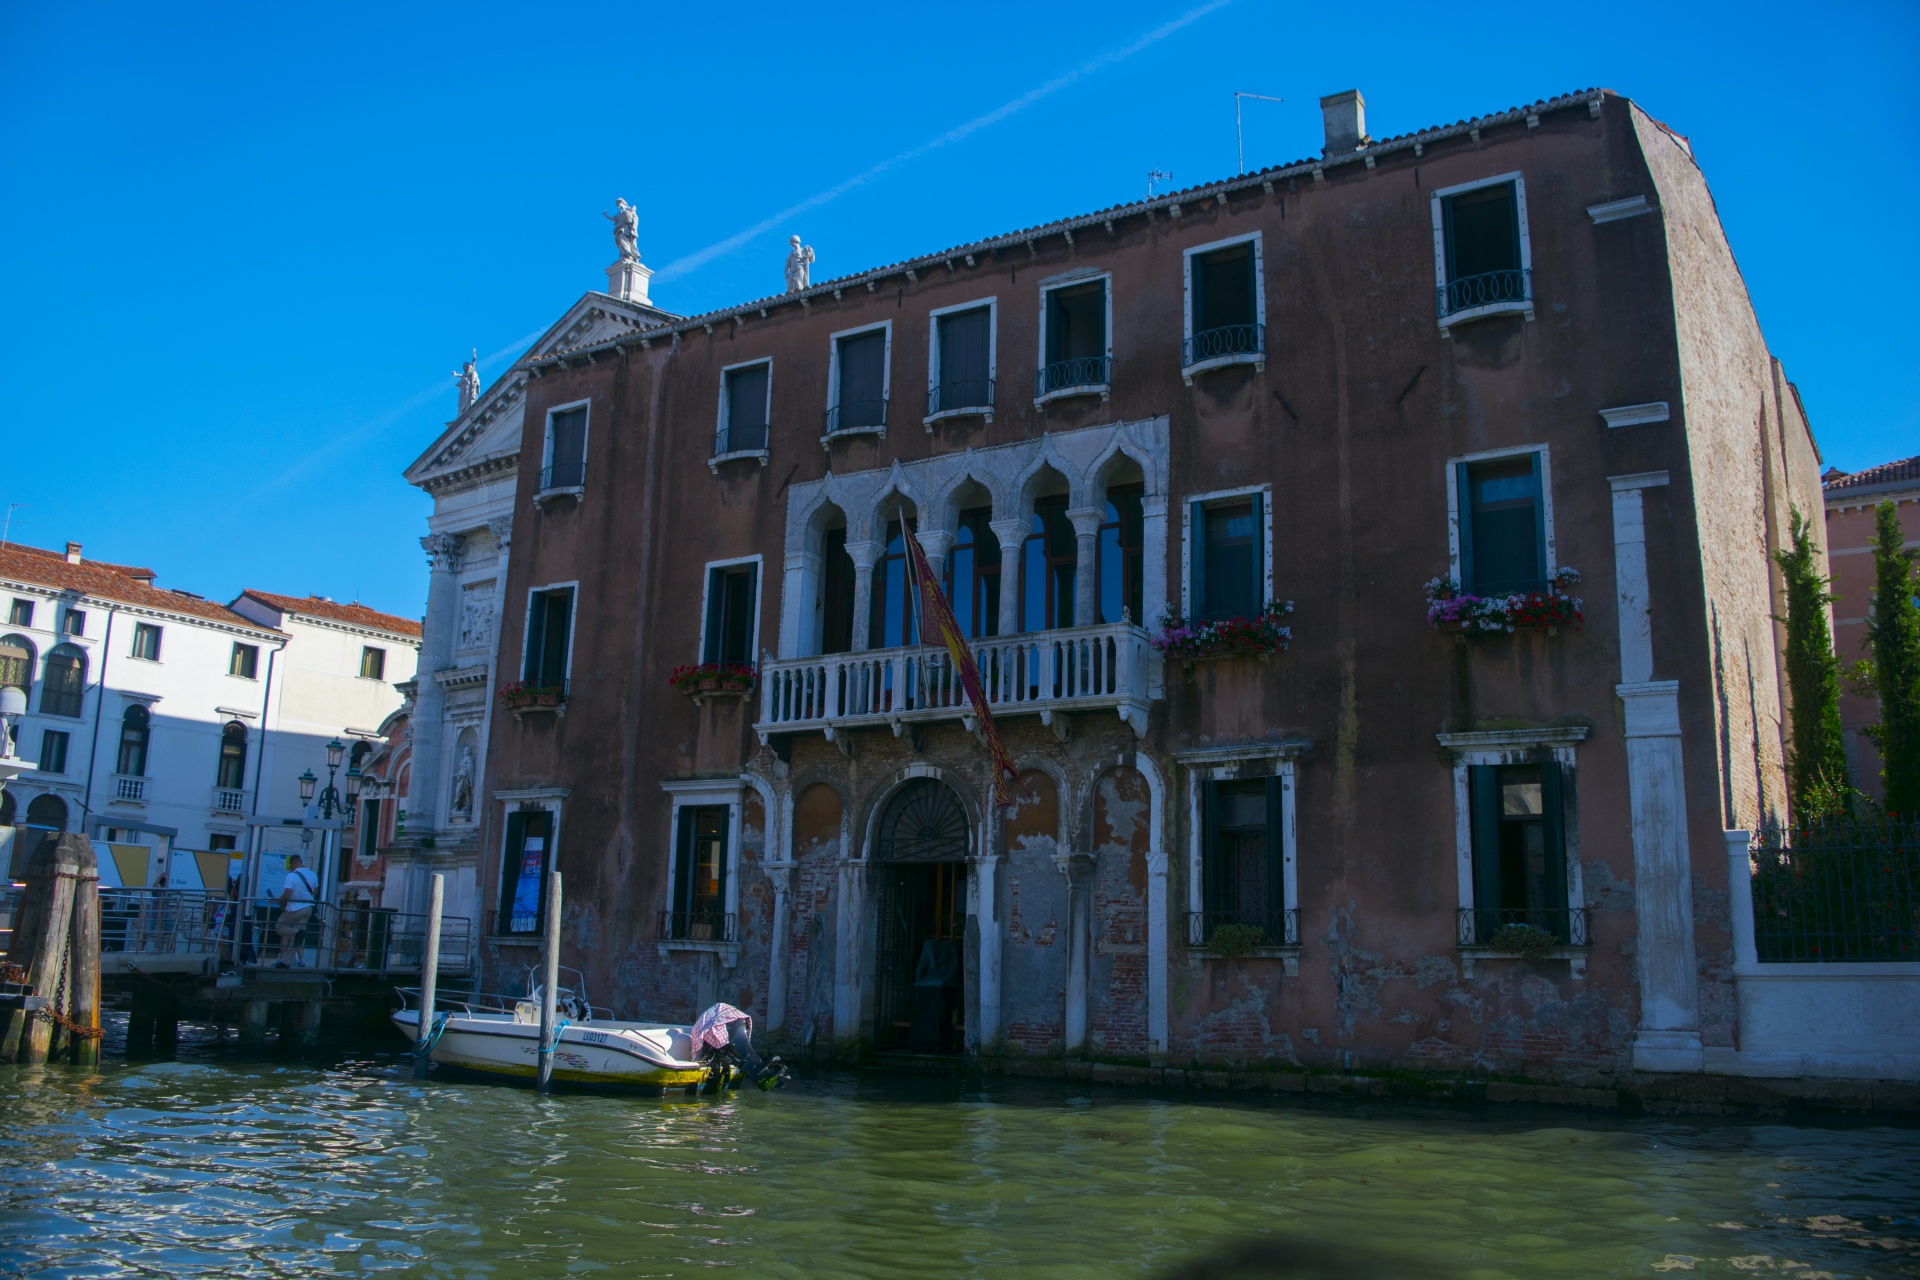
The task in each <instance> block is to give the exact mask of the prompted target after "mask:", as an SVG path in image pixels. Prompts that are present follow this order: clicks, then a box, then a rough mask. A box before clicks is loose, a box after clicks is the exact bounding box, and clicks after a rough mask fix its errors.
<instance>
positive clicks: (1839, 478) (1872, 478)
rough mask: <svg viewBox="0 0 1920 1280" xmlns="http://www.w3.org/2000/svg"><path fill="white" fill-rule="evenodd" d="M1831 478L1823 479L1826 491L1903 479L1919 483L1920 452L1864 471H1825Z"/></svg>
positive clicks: (1862, 487) (1830, 491)
mask: <svg viewBox="0 0 1920 1280" xmlns="http://www.w3.org/2000/svg"><path fill="white" fill-rule="evenodd" d="M1827 475H1828V476H1830V477H1832V478H1831V479H1825V480H1823V481H1822V483H1821V486H1820V487H1821V488H1823V489H1825V490H1826V491H1827V492H1828V493H1832V492H1834V491H1835V490H1840V489H1864V488H1866V487H1867V486H1868V485H1886V484H1900V483H1903V482H1905V481H1909V480H1911V481H1914V482H1915V483H1920V454H1916V455H1915V456H1914V457H1911V458H1902V459H1900V460H1899V461H1898V462H1883V463H1881V464H1880V465H1879V466H1877V467H1868V468H1867V469H1866V470H1865V471H1851V472H1849V471H1842V472H1840V473H1839V474H1837V475H1836V474H1834V472H1833V471H1829V472H1828V473H1827Z"/></svg>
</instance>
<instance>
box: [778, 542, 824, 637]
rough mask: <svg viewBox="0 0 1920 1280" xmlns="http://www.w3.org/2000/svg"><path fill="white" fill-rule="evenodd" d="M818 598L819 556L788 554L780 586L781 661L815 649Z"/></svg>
mask: <svg viewBox="0 0 1920 1280" xmlns="http://www.w3.org/2000/svg"><path fill="white" fill-rule="evenodd" d="M819 599H820V557H819V556H817V555H815V554H813V553H812V552H811V551H789V552H788V553H787V562H786V577H785V579H784V580H783V581H782V583H781V586H780V638H779V640H778V641H777V643H778V645H779V647H780V648H779V652H780V656H781V657H782V658H797V657H799V656H800V655H802V654H804V653H806V652H808V651H809V650H811V649H812V648H813V647H814V644H815V640H816V638H815V636H814V634H813V619H814V614H815V609H816V606H817V604H818V602H819Z"/></svg>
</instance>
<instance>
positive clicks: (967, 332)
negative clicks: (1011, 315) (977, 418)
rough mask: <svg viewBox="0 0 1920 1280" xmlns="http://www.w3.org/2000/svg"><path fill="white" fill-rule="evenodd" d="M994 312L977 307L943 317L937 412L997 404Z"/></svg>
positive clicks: (940, 324) (935, 408) (935, 410)
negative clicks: (992, 346)
mask: <svg viewBox="0 0 1920 1280" xmlns="http://www.w3.org/2000/svg"><path fill="white" fill-rule="evenodd" d="M992 316H993V313H992V310H991V309H990V308H988V307H975V308H974V309H973V310H971V311H958V312H954V313H952V314H950V315H944V316H941V317H939V328H940V351H939V369H940V381H939V395H938V397H937V403H936V405H935V407H934V409H933V411H934V412H936V413H938V412H944V411H948V410H953V409H976V408H987V407H991V406H992V404H993V384H992V382H991V380H990V375H989V372H988V371H989V369H991V367H992V362H991V360H990V358H989V354H990V353H989V345H988V344H989V339H990V336H991V333H992Z"/></svg>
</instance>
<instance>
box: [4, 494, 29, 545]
mask: <svg viewBox="0 0 1920 1280" xmlns="http://www.w3.org/2000/svg"><path fill="white" fill-rule="evenodd" d="M26 505H27V504H26V503H24V502H9V503H8V504H7V520H6V523H5V524H0V547H4V546H6V545H7V539H8V538H9V537H10V536H12V534H13V513H14V512H16V511H18V510H19V509H20V508H22V507H24V506H26Z"/></svg>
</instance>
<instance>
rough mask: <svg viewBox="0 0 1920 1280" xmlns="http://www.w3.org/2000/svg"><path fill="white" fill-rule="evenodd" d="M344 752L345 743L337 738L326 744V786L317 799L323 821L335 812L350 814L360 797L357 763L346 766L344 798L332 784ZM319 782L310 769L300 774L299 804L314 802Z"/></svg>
mask: <svg viewBox="0 0 1920 1280" xmlns="http://www.w3.org/2000/svg"><path fill="white" fill-rule="evenodd" d="M346 752H347V748H346V744H345V743H343V742H341V741H340V739H338V738H335V739H334V740H333V741H332V742H329V743H328V744H327V786H326V790H324V791H322V792H320V801H319V809H320V817H321V819H322V820H323V821H327V820H331V819H332V818H333V816H334V815H335V814H336V813H338V814H349V815H350V814H351V813H352V812H353V804H354V801H356V800H358V799H359V798H360V766H359V765H357V764H355V765H349V766H347V794H346V797H345V798H344V799H342V798H341V795H340V790H339V788H337V787H336V786H334V778H335V775H336V774H337V773H338V772H339V769H340V759H341V757H342V756H344V755H345V754H346ZM319 784H320V780H319V779H318V778H316V777H314V776H313V770H311V769H308V770H307V771H306V772H305V773H302V774H301V775H300V803H301V804H303V805H310V804H313V803H314V798H313V793H314V789H315V788H316V787H318V786H319Z"/></svg>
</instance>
